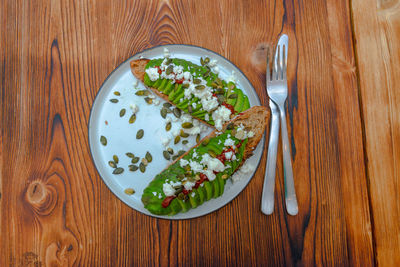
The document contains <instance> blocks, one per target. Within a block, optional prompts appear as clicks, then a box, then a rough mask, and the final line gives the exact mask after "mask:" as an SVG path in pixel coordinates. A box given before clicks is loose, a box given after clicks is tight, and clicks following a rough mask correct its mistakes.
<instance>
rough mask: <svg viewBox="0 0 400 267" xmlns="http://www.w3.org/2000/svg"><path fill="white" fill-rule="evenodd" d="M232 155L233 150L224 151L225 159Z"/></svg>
mask: <svg viewBox="0 0 400 267" xmlns="http://www.w3.org/2000/svg"><path fill="white" fill-rule="evenodd" d="M232 156H233V152H232V151H228V152H225V158H226V159H227V160H231V159H232Z"/></svg>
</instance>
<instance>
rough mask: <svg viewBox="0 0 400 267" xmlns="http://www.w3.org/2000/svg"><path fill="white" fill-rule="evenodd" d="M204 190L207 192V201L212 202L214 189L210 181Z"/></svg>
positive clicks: (206, 183)
mask: <svg viewBox="0 0 400 267" xmlns="http://www.w3.org/2000/svg"><path fill="white" fill-rule="evenodd" d="M204 189H205V192H206V200H210V199H211V198H212V197H213V196H214V187H213V186H212V184H211V183H210V182H209V181H205V182H204Z"/></svg>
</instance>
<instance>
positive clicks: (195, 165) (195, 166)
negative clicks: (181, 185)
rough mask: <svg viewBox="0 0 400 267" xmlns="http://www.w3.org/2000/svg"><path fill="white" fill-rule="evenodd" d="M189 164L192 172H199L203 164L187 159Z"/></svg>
mask: <svg viewBox="0 0 400 267" xmlns="http://www.w3.org/2000/svg"><path fill="white" fill-rule="evenodd" d="M189 166H190V168H191V169H192V171H194V172H201V171H202V170H203V165H201V164H200V163H198V162H197V161H192V160H190V161H189Z"/></svg>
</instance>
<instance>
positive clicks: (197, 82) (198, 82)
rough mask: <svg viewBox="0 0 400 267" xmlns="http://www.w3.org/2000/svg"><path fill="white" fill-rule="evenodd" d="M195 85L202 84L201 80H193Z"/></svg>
mask: <svg viewBox="0 0 400 267" xmlns="http://www.w3.org/2000/svg"><path fill="white" fill-rule="evenodd" d="M193 83H194V84H200V83H201V80H200V79H197V78H196V79H193Z"/></svg>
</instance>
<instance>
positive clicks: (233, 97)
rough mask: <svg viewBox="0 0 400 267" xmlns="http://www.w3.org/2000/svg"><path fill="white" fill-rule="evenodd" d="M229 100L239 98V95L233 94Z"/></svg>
mask: <svg viewBox="0 0 400 267" xmlns="http://www.w3.org/2000/svg"><path fill="white" fill-rule="evenodd" d="M228 98H229V99H235V98H238V94H231V95H229V96H228Z"/></svg>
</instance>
